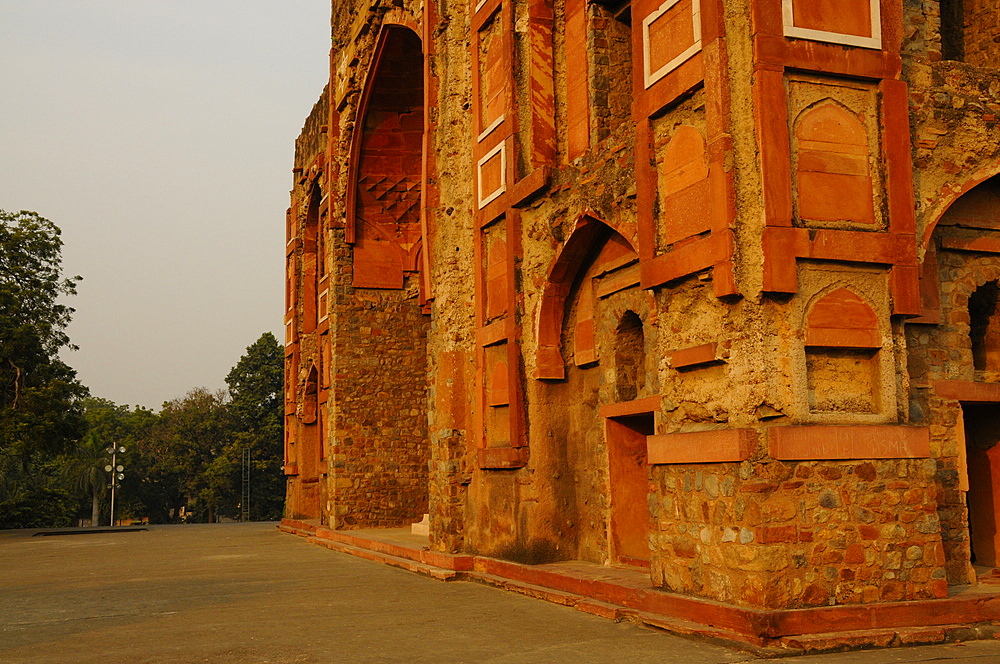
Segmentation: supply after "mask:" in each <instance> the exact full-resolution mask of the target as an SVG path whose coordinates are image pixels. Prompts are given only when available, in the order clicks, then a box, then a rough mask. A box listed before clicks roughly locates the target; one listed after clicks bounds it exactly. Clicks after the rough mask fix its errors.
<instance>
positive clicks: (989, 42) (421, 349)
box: [285, 0, 1000, 609]
mask: <svg viewBox="0 0 1000 664" xmlns="http://www.w3.org/2000/svg"><path fill="white" fill-rule="evenodd" d="M998 40H1000V9H997V5H996V3H994V2H989V1H987V0H964V2H962V1H961V0H951V1H950V2H945V0H941V2H940V5H939V3H938V2H937V1H936V0H923V1H921V2H918V1H917V0H838V1H837V2H832V1H826V0H823V1H820V0H665V1H663V0H634V2H632V3H631V4H630V3H629V2H628V1H627V0H626V1H625V2H615V1H613V0H612V1H609V2H604V1H597V0H594V1H588V0H555V1H554V2H553V1H551V0H471V1H470V2H467V3H440V2H433V1H432V2H427V1H425V2H413V1H411V0H399V1H397V2H383V1H381V0H374V1H368V0H355V1H353V2H350V1H344V2H336V3H334V10H333V49H332V51H331V79H330V84H329V86H328V88H327V90H326V91H324V93H323V95H322V97H321V98H320V100H319V102H318V103H317V104H316V106H315V108H314V109H313V112H312V114H311V115H310V116H309V118H308V120H307V122H306V125H305V127H304V129H303V133H302V135H301V137H300V138H299V140H298V142H297V144H296V156H295V168H294V172H295V184H294V189H293V191H292V205H291V208H290V210H289V212H288V217H287V225H286V227H287V233H288V243H287V246H286V255H287V302H286V304H287V313H286V319H285V320H286V355H287V356H286V396H285V403H286V446H285V449H286V465H285V472H286V474H287V475H288V499H287V506H286V513H287V516H289V517H292V518H298V519H316V520H318V521H319V522H321V523H324V524H327V525H329V526H330V527H332V528H336V529H340V530H345V529H357V528H391V527H400V526H406V525H408V524H409V523H411V522H415V521H419V520H420V519H421V517H422V516H423V515H424V514H425V513H429V515H430V545H431V548H432V549H433V550H435V551H441V552H449V553H459V552H464V553H473V554H477V555H482V556H489V557H493V558H499V559H506V560H512V561H518V562H527V563H545V562H551V561H557V560H583V561H589V562H592V563H598V564H605V565H615V566H631V567H637V568H641V569H648V574H649V576H650V579H651V582H652V583H653V585H654V586H655V587H658V588H662V589H664V590H668V591H672V592H675V593H680V594H684V595H689V596H694V597H698V598H705V599H711V600H717V601H720V602H724V603H728V604H731V605H736V606H741V607H754V608H769V609H789V608H799V607H812V606H824V605H840V604H844V605H854V604H872V603H885V602H896V601H900V600H913V599H933V598H942V597H945V596H946V595H947V594H948V591H949V586H958V585H967V584H970V583H972V584H974V583H976V581H977V578H976V572H975V568H974V567H973V562H975V563H976V564H977V565H984V566H987V567H986V568H985V569H991V568H992V567H993V566H996V564H997V556H998V555H1000V553H998V551H1000V533H998V530H997V517H998V514H1000V452H998V451H997V450H998V449H1000V447H997V446H996V442H997V441H998V439H1000V405H998V404H1000V311H998V308H997V304H998V299H1000V288H998V283H1000V175H998V174H1000V132H998V127H997V117H998V114H1000V75H998V69H997V67H1000V55H998V52H1000V48H998V46H997V42H998Z"/></svg>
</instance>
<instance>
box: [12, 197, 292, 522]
mask: <svg viewBox="0 0 1000 664" xmlns="http://www.w3.org/2000/svg"><path fill="white" fill-rule="evenodd" d="M62 246H63V245H62V239H61V237H60V231H59V228H58V227H57V226H56V225H55V224H53V223H52V222H51V221H49V220H48V219H45V218H43V217H41V216H39V215H38V214H36V213H34V212H26V211H21V212H5V211H3V210H0V528H26V527H43V526H66V525H71V524H72V523H74V522H75V521H77V520H78V519H83V518H86V517H89V518H90V521H91V523H92V524H93V525H98V524H99V523H100V522H101V517H102V515H106V514H107V511H108V507H109V505H108V501H109V497H108V495H107V494H108V492H107V488H108V485H109V483H110V482H111V481H112V478H111V477H110V476H109V473H108V471H107V470H105V468H106V467H107V466H108V464H110V461H111V459H110V457H109V455H108V453H107V449H108V447H109V446H110V445H112V444H115V445H116V446H117V447H119V448H121V447H124V448H125V450H126V451H125V452H121V453H119V454H118V457H117V458H118V462H119V463H122V464H123V465H124V466H125V472H124V479H123V480H121V491H120V492H118V493H117V496H118V498H117V500H116V510H115V511H116V514H117V515H119V516H122V517H126V518H142V519H149V520H150V521H152V522H153V523H166V522H171V521H173V522H176V521H179V520H181V519H185V520H194V521H215V520H217V519H218V518H220V517H224V518H232V519H236V518H241V517H242V516H243V511H244V510H243V509H242V508H243V507H244V506H243V505H242V504H241V501H242V500H243V491H242V489H243V488H244V486H243V482H244V473H243V470H244V458H245V457H244V454H247V455H248V457H249V460H250V473H249V476H250V496H251V498H250V511H249V516H250V518H251V519H276V518H280V516H281V513H282V507H283V503H284V477H283V474H282V458H283V447H282V437H283V433H282V420H283V418H282V412H281V407H282V368H283V362H284V357H283V354H282V349H281V347H280V345H279V344H278V341H277V339H275V337H274V335H273V334H271V333H270V332H266V333H264V334H263V335H261V337H260V338H259V339H258V340H257V341H256V342H254V343H253V344H252V345H250V346H248V347H247V349H246V353H245V354H244V355H243V356H242V357H241V358H240V360H239V361H238V362H237V364H236V365H235V366H234V367H233V368H232V370H231V371H230V372H229V374H228V375H227V376H226V383H227V385H228V386H229V389H228V391H216V392H213V391H209V390H206V389H203V388H196V389H193V390H191V391H189V392H188V393H187V394H186V395H184V396H182V397H178V398H176V399H173V400H171V401H168V402H166V403H164V404H163V406H162V408H161V409H160V411H159V412H158V413H154V412H153V411H150V410H147V409H144V408H140V407H135V408H132V409H130V408H129V407H128V406H122V405H118V404H115V403H113V402H111V401H108V400H107V399H101V398H96V397H91V396H89V394H88V391H87V389H86V388H85V387H84V386H83V385H82V384H80V382H79V381H78V380H77V378H76V373H75V372H74V371H73V369H71V368H70V367H69V366H67V365H66V364H65V363H64V362H63V361H62V360H60V359H59V356H58V353H59V351H60V350H62V349H64V348H73V346H72V344H71V343H70V340H69V337H68V336H67V334H66V326H67V325H68V324H69V322H70V318H71V316H72V314H73V309H72V308H71V307H69V306H68V305H66V304H65V303H64V301H63V298H65V297H68V296H71V295H74V294H75V293H76V286H77V284H78V283H79V281H80V277H65V276H64V275H63V272H62ZM106 522H107V521H106V520H105V521H104V523H106Z"/></svg>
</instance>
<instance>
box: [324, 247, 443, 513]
mask: <svg viewBox="0 0 1000 664" xmlns="http://www.w3.org/2000/svg"><path fill="white" fill-rule="evenodd" d="M338 235H339V233H335V234H334V237H335V246H337V247H338V249H337V250H335V257H336V260H335V263H334V265H335V267H336V268H337V274H338V283H337V284H336V286H335V289H334V293H333V298H332V307H331V316H332V321H331V328H330V335H331V337H332V339H331V343H332V351H333V353H332V366H331V372H332V377H331V389H330V403H331V405H332V406H333V407H332V408H331V412H330V414H329V416H330V418H331V419H330V439H329V449H330V454H329V460H330V474H329V480H328V482H329V489H328V493H329V495H330V496H331V502H332V507H333V512H332V515H331V517H332V518H331V523H332V524H333V525H334V526H335V527H338V528H395V527H401V526H406V525H408V524H410V523H413V522H416V521H419V520H420V519H421V518H422V516H423V515H424V514H425V513H426V512H427V492H428V485H427V481H428V462H429V459H430V441H429V437H428V430H427V403H428V401H427V329H428V326H429V321H428V318H427V316H425V315H424V314H423V312H422V310H421V307H420V304H419V301H418V300H419V297H418V287H417V284H416V279H415V278H412V277H411V278H410V279H409V283H408V284H407V287H405V288H404V289H402V290H376V289H361V288H353V287H351V286H350V285H349V284H350V280H349V278H348V275H349V274H350V265H351V264H350V262H349V261H350V251H349V250H348V249H347V245H345V244H344V243H342V242H336V238H337V236H338Z"/></svg>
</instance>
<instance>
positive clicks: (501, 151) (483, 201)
mask: <svg viewBox="0 0 1000 664" xmlns="http://www.w3.org/2000/svg"><path fill="white" fill-rule="evenodd" d="M497 155H499V158H500V183H499V185H498V186H497V188H496V189H494V190H493V191H483V166H485V165H486V163H487V162H489V161H490V160H491V159H493V158H494V157H497ZM476 189H477V192H478V198H479V209H480V210H482V209H483V208H484V207H486V206H487V205H489V203H490V202H491V201H493V200H495V199H496V198H497V197H499V196H500V195H501V194H503V193H504V192H505V191H507V142H506V141H500V143H498V144H497V146H496V147H495V148H493V149H492V150H490V151H489V152H487V153H486V154H484V155H483V157H482V159H480V160H479V162H478V163H477V164H476Z"/></svg>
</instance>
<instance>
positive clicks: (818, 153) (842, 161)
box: [795, 99, 875, 224]
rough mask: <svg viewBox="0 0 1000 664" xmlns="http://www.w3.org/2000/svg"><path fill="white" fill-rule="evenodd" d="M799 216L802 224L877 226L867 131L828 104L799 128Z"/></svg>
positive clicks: (808, 113)
mask: <svg viewBox="0 0 1000 664" xmlns="http://www.w3.org/2000/svg"><path fill="white" fill-rule="evenodd" d="M795 140H796V157H797V160H796V169H795V177H796V185H797V186H796V190H797V193H798V216H799V219H802V220H803V221H817V222H838V221H850V222H858V223H866V224H872V223H875V203H874V193H873V189H872V178H871V172H870V167H869V152H870V146H869V142H868V130H867V129H866V128H865V126H864V124H862V122H861V120H859V119H858V117H857V116H856V115H855V114H854V113H852V112H851V111H850V110H849V109H847V108H846V107H845V106H843V105H841V104H840V103H839V102H836V101H834V100H832V99H825V100H823V101H821V102H818V103H816V104H813V105H812V106H810V107H809V108H807V109H806V110H804V111H803V112H802V113H801V114H800V115H799V117H798V119H797V121H796V123H795Z"/></svg>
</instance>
